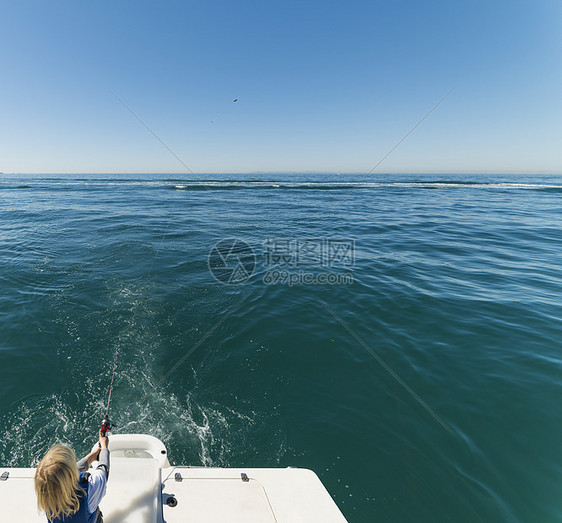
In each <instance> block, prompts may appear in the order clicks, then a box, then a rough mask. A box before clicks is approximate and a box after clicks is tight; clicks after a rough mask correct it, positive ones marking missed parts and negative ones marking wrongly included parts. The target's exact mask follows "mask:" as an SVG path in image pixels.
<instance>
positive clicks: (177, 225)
mask: <svg viewBox="0 0 562 523" xmlns="http://www.w3.org/2000/svg"><path fill="white" fill-rule="evenodd" d="M561 216H562V177H553V176H531V175H529V176H484V175H471V176H468V175H462V176H460V175H457V176H451V175H449V176H445V175H439V176H437V175H433V176H430V175H407V176H406V175H403V176H397V175H394V176H390V175H372V176H370V177H364V176H360V175H345V176H344V175H338V176H336V175H309V174H307V175H305V174H302V175H295V174H291V175H280V174H279V175H271V174H269V175H265V174H264V175H259V174H256V175H228V176H226V175H201V176H197V177H193V176H191V177H187V176H178V175H115V176H108V175H91V176H85V175H74V176H73V175H64V176H63V175H60V176H53V175H45V176H38V175H35V176H31V175H28V176H6V175H4V176H2V177H0V247H1V248H0V267H1V270H0V320H1V323H0V378H1V381H0V383H1V385H0V421H1V423H2V425H3V427H4V431H3V434H2V436H1V439H0V465H4V466H29V465H30V464H35V463H36V462H37V461H38V459H39V458H40V456H41V455H42V454H43V453H44V451H45V450H46V449H47V448H48V447H49V446H50V445H52V444H54V443H55V442H57V441H61V440H62V441H65V442H68V443H70V444H71V445H73V446H74V448H75V449H76V450H77V451H78V452H85V451H87V450H89V448H90V446H91V444H92V442H93V440H94V439H95V433H96V431H97V428H98V426H99V422H100V421H101V418H102V416H103V414H104V413H105V408H106V403H107V396H108V389H109V383H110V380H111V371H112V368H113V361H114V355H115V353H116V352H117V372H116V377H115V387H114V390H113V396H112V401H111V415H112V418H113V421H114V422H115V423H116V424H117V428H116V429H115V432H117V433H138V432H141V433H148V434H152V435H154V436H156V437H158V438H160V439H162V440H163V441H164V442H165V443H166V445H167V446H168V450H169V454H170V461H171V462H172V463H175V464H192V465H209V466H233V467H239V466H242V467H286V466H298V467H304V468H310V469H312V470H314V471H315V472H316V473H317V474H318V475H319V477H320V478H321V480H322V481H323V483H324V485H325V486H326V488H327V489H328V491H329V492H330V493H331V494H332V496H333V498H334V499H335V501H336V503H337V504H338V506H339V507H340V509H341V510H342V512H343V513H344V515H345V516H346V518H347V519H348V520H349V521H352V522H374V521H391V522H394V521H400V522H401V521H422V522H425V521H428V522H434V521H454V522H464V521H466V522H478V521H483V522H484V521H485V522H488V521H508V522H512V521H513V522H515V521H529V522H550V521H562V496H561V495H560V486H561V479H562V465H561V457H562V452H561V450H562V448H561V443H560V442H561V437H560V434H561V430H562V411H561V409H560V404H561V399H562V395H561V392H562V391H561V383H562V380H561V378H562V373H561V370H562V360H561V351H560V346H561V345H560V344H561V339H562V323H561V320H562V312H561V310H562V307H561V306H562V263H561V260H562V257H561V256H562V229H561V226H562V219H561ZM234 239H236V242H233V241H232V240H234ZM223 240H227V241H226V243H225V242H223V243H222V244H221V243H219V242H221V241H223ZM217 243H219V252H218V255H217V250H216V247H215V250H213V247H214V246H216V245H217ZM225 246H226V247H225ZM221 249H222V250H221ZM210 255H211V256H210ZM209 260H211V269H212V271H211V270H210V269H209ZM221 264H222V265H221ZM322 275H325V276H324V278H325V279H330V278H331V280H330V282H326V281H320V280H322V278H323V276H322ZM217 278H218V279H217ZM346 278H347V279H346ZM349 278H351V281H350V280H349ZM229 279H230V280H229ZM305 280H306V281H305ZM225 281H226V282H227V283H224V282H225Z"/></svg>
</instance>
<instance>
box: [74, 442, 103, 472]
mask: <svg viewBox="0 0 562 523" xmlns="http://www.w3.org/2000/svg"><path fill="white" fill-rule="evenodd" d="M100 450H101V447H100V446H99V445H98V444H96V445H95V446H94V448H93V449H92V451H91V452H90V453H89V454H88V455H87V456H84V457H83V458H82V459H81V460H80V461H79V462H78V463H77V464H76V465H77V466H78V471H79V472H86V471H87V470H88V469H89V468H90V465H91V464H92V463H93V462H94V461H96V460H97V459H98V457H99V454H100Z"/></svg>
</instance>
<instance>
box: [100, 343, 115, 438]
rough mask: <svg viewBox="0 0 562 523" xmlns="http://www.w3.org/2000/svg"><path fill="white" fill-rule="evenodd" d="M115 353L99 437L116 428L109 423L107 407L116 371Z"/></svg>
mask: <svg viewBox="0 0 562 523" xmlns="http://www.w3.org/2000/svg"><path fill="white" fill-rule="evenodd" d="M117 353H118V349H117V348H116V349H115V358H114V360H113V373H112V374H111V384H110V385H109V397H108V398H107V409H106V411H105V416H104V417H103V420H102V422H101V426H100V430H101V435H102V436H105V434H106V433H107V432H108V431H109V430H111V429H112V428H113V427H116V426H117V425H115V424H113V423H112V422H111V420H110V419H109V405H110V403H111V393H112V392H113V382H114V380H115V369H117Z"/></svg>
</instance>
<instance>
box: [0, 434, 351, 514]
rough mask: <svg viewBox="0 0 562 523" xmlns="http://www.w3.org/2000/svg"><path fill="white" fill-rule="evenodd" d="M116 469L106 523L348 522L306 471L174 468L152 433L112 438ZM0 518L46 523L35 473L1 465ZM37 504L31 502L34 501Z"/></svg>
mask: <svg viewBox="0 0 562 523" xmlns="http://www.w3.org/2000/svg"><path fill="white" fill-rule="evenodd" d="M110 451H111V471H110V474H109V481H108V485H107V494H106V496H105V497H104V499H103V500H102V502H101V504H100V508H101V510H102V512H103V514H104V522H105V523H179V522H182V523H189V522H197V523H207V522H209V523H210V522H213V523H216V522H219V521H225V522H226V521H228V522H229V523H238V522H240V523H254V522H256V523H258V522H259V523H267V522H279V523H281V522H287V523H289V522H290V523H297V522H307V523H315V522H318V523H320V522H322V523H331V522H333V523H341V522H345V521H346V520H345V518H344V517H343V515H342V513H341V512H340V510H339V509H338V507H337V505H336V504H335V503H334V501H333V500H332V498H331V496H330V495H329V494H328V492H327V490H326V489H325V488H324V486H323V485H322V483H321V481H320V480H319V478H318V476H316V474H314V472H312V471H310V470H307V469H297V468H287V469H271V468H263V469H259V468H248V469H243V468H240V469H228V468H212V467H185V466H170V464H169V463H168V459H167V453H166V450H165V447H164V445H163V444H162V443H161V442H160V441H159V440H157V439H156V438H152V437H151V436H145V435H114V436H112V437H111V438H110ZM5 472H7V473H8V475H7V479H5V480H3V481H0V521H22V522H26V523H27V522H29V523H35V522H41V523H45V516H44V515H41V514H39V513H38V512H37V509H36V504H35V491H34V487H33V478H34V475H35V469H34V468H4V469H3V468H1V467H0V475H2V474H3V473H5ZM30 500H33V502H30Z"/></svg>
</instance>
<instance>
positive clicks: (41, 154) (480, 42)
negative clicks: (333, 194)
mask: <svg viewBox="0 0 562 523" xmlns="http://www.w3.org/2000/svg"><path fill="white" fill-rule="evenodd" d="M0 34H1V36H2V46H1V47H0V66H1V71H2V72H1V76H0V78H1V81H0V115H1V121H2V125H1V126H0V171H2V172H35V173H57V172H76V173H88V172H92V173H93V172H97V173H112V172H115V173H118V172H156V173H160V172H169V173H181V172H185V169H184V167H183V166H182V165H181V164H180V163H179V162H178V161H177V160H176V159H175V158H174V157H173V156H172V155H171V154H170V153H169V152H168V151H167V150H166V149H165V148H164V147H162V145H161V144H160V143H159V142H158V141H157V140H156V139H155V138H154V137H153V136H152V135H151V134H150V133H148V132H147V130H146V129H145V128H144V127H143V126H142V125H140V124H139V122H138V121H137V120H135V118H134V117H133V116H132V115H131V114H130V113H129V112H128V111H127V110H126V109H125V108H124V107H123V106H122V105H121V104H120V103H119V102H118V101H117V100H116V98H115V97H114V96H113V95H112V92H114V93H115V94H116V95H117V96H118V97H119V98H120V99H122V100H123V102H124V103H125V104H127V106H128V107H130V109H131V110H132V111H134V112H135V113H136V114H137V115H138V117H139V118H141V119H142V120H143V121H144V122H145V124H146V125H147V126H148V127H149V128H150V129H152V131H153V132H154V133H155V134H156V135H158V136H159V137H160V139H161V140H162V141H163V142H165V143H166V145H167V146H168V147H169V148H170V149H172V150H173V151H174V152H175V153H176V154H177V155H178V156H179V157H180V158H181V159H182V160H183V161H184V162H185V163H186V164H187V165H188V166H189V167H190V168H191V169H192V170H193V171H195V172H197V173H204V172H253V171H328V172H366V171H369V170H370V169H371V168H372V167H373V166H374V165H375V164H376V163H377V162H378V161H379V160H380V159H381V158H382V157H383V156H384V155H385V154H386V153H387V152H388V151H389V150H390V149H392V147H394V145H396V143H397V142H398V141H399V140H400V139H401V138H402V137H403V136H404V135H405V134H406V133H407V132H408V131H409V130H410V129H411V128H412V127H413V126H415V125H416V124H417V123H418V122H419V121H420V120H421V119H422V118H423V116H424V115H426V114H427V113H428V111H430V110H431V108H432V107H433V106H434V105H435V104H436V103H437V102H439V100H440V99H442V98H443V97H444V96H445V95H446V94H447V93H448V92H449V91H450V90H451V89H453V91H452V92H451V94H450V95H449V96H448V97H447V98H446V100H445V101H444V102H443V103H442V104H441V105H440V106H439V107H438V108H437V109H435V111H434V112H433V113H431V115H430V116H429V117H428V118H427V119H426V120H424V122H423V123H422V124H421V125H420V126H419V127H418V128H417V129H416V130H415V131H414V132H413V133H412V134H411V135H410V136H409V137H408V138H407V139H406V140H405V141H404V142H403V143H402V144H401V145H400V146H399V147H398V148H397V149H396V150H395V151H394V152H393V153H392V154H391V155H390V156H389V157H388V158H387V159H386V160H385V161H384V162H383V163H382V164H381V165H380V167H379V168H378V169H377V171H378V172H381V173H383V172H391V173H401V172H437V173H458V172H467V173H480V172H490V173H511V172H513V173H517V172H522V173H561V172H562V153H561V152H560V151H561V150H562V67H561V66H562V3H561V2H559V1H558V0H552V1H545V0H535V1H527V2H521V1H513V0H512V1H503V0H500V1H494V2H490V1H479V0H476V1H463V2H455V1H450V0H449V1H435V0H429V1H426V2H419V1H412V0H404V1H352V0H350V1H340V2H334V1H322V2H321V1H315V2H307V1H299V2H293V1H285V2H271V1H269V0H260V1H244V0H240V1H236V2H234V1H232V2H226V1H222V2H218V1H207V2H191V1H181V2H179V1H178V2H175V1H169V2H144V1H135V2H132V1H127V2H112V3H109V2H77V1H76V0H73V1H53V2H44V1H43V0H41V1H26V0H21V1H18V2H9V1H4V2H1V3H0ZM234 98H238V102H233V99H234Z"/></svg>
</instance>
